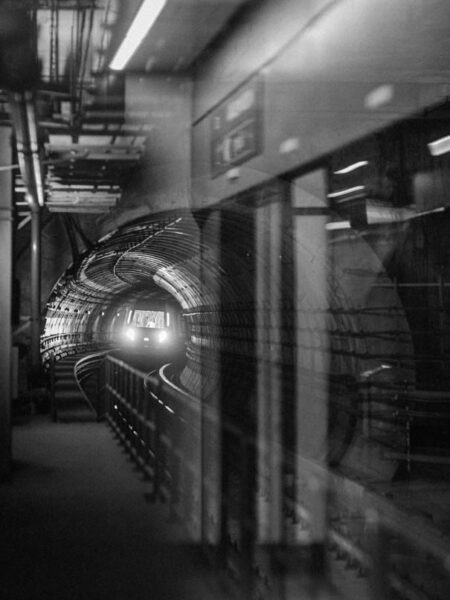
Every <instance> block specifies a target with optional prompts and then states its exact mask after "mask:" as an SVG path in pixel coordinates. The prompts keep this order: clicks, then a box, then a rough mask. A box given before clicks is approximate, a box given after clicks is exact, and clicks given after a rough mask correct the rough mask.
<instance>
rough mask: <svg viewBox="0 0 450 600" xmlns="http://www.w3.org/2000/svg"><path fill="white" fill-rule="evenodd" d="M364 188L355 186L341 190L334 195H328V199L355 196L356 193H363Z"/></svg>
mask: <svg viewBox="0 0 450 600" xmlns="http://www.w3.org/2000/svg"><path fill="white" fill-rule="evenodd" d="M364 188H365V186H364V185H355V187H351V188H347V189H346V190H341V191H340V192H333V193H332V194H328V198H339V196H346V195H347V194H353V193H354V192H361V191H362V190H363V189H364Z"/></svg>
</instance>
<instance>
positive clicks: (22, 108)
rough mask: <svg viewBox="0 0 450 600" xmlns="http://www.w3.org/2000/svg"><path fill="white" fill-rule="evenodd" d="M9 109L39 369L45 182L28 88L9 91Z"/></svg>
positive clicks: (35, 369)
mask: <svg viewBox="0 0 450 600" xmlns="http://www.w3.org/2000/svg"><path fill="white" fill-rule="evenodd" d="M9 101H10V110H11V116H12V121H13V125H14V130H15V135H16V147H17V155H18V161H19V168H20V172H21V175H22V179H23V182H24V185H25V188H26V198H27V201H28V203H29V205H30V208H31V348H30V358H31V369H32V373H33V375H37V374H38V373H39V372H40V365H41V356H40V335H41V230H40V222H41V208H42V207H43V206H44V183H43V174H42V163H41V157H40V155H39V151H40V148H39V137H38V128H37V119H36V108H35V103H34V94H33V93H32V92H30V91H25V92H12V93H10V94H9Z"/></svg>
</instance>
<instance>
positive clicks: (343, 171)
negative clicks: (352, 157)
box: [334, 160, 369, 175]
mask: <svg viewBox="0 0 450 600" xmlns="http://www.w3.org/2000/svg"><path fill="white" fill-rule="evenodd" d="M368 164H369V163H368V161H367V160H360V161H358V162H355V163H353V164H351V165H348V167H344V168H343V169H339V171H335V172H334V174H335V175H345V174H346V173H351V172H352V171H356V169H360V168H361V167H365V166H366V165H368Z"/></svg>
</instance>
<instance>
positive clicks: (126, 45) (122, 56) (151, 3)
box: [109, 0, 167, 71]
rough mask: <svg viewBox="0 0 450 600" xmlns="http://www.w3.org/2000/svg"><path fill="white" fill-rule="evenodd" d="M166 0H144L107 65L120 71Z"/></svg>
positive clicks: (150, 26)
mask: <svg viewBox="0 0 450 600" xmlns="http://www.w3.org/2000/svg"><path fill="white" fill-rule="evenodd" d="M166 2H167V0H144V1H143V2H142V4H141V7H140V8H139V10H138V12H137V14H136V16H135V17H134V20H133V22H132V23H131V26H130V28H129V30H128V32H127V34H126V36H125V38H124V40H123V42H122V43H121V44H120V46H119V49H118V50H117V52H116V54H115V56H114V58H113V59H112V61H111V64H110V65H109V67H110V68H111V69H113V70H114V71H121V70H122V69H123V68H124V67H125V65H126V64H127V62H128V61H129V60H130V58H131V57H132V56H133V54H134V53H135V51H136V49H137V48H138V46H139V44H140V43H141V42H142V40H143V39H144V38H145V36H146V35H147V33H148V32H149V31H150V29H151V28H152V26H153V24H154V23H155V21H156V19H157V18H158V16H159V13H160V12H161V11H162V9H163V8H164V5H165V4H166Z"/></svg>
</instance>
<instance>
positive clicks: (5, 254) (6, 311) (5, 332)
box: [0, 127, 12, 479]
mask: <svg viewBox="0 0 450 600" xmlns="http://www.w3.org/2000/svg"><path fill="white" fill-rule="evenodd" d="M0 164H1V165H9V164H11V129H10V128H9V127H0ZM0 273H1V286H0V364H1V375H0V479H3V478H5V477H7V476H8V475H9V474H10V470H11V379H12V378H11V343H12V342H11V337H12V336H11V294H12V194H11V171H0Z"/></svg>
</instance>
